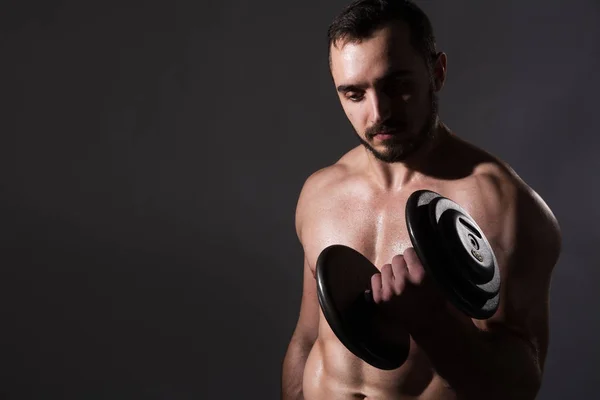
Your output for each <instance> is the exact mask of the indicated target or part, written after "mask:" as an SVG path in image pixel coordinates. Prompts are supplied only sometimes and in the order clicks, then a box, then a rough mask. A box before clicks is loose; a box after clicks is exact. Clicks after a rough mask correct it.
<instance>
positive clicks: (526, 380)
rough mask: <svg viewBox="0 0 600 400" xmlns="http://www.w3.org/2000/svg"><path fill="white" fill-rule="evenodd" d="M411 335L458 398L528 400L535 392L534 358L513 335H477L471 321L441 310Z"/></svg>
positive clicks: (537, 374) (537, 382)
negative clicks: (427, 325)
mask: <svg viewBox="0 0 600 400" xmlns="http://www.w3.org/2000/svg"><path fill="white" fill-rule="evenodd" d="M437 327H439V328H437ZM411 334H412V336H413V339H414V340H415V342H416V343H417V344H418V345H419V346H420V347H421V348H422V349H423V351H425V353H426V354H427V355H428V357H429V359H430V360H431V362H432V364H433V367H434V369H435V370H436V371H437V372H438V373H439V374H440V376H442V378H444V379H445V380H446V381H447V382H448V383H449V384H450V386H452V387H453V388H454V390H455V391H456V393H457V394H458V396H459V398H460V399H461V400H462V399H464V400H467V399H468V400H470V399H482V398H485V399H496V398H498V399H523V400H533V399H534V398H535V396H536V394H537V391H538V389H539V386H540V383H541V371H540V368H539V364H538V362H537V357H536V355H535V353H534V350H533V349H532V346H530V345H529V344H527V342H526V341H525V340H523V339H521V338H519V337H518V336H517V335H515V334H513V333H508V332H497V331H494V332H486V331H482V330H480V329H478V328H477V327H476V326H475V325H474V324H472V323H471V321H468V322H467V323H465V322H464V321H461V320H460V319H458V318H457V317H456V316H454V315H452V314H450V313H449V312H442V313H440V314H439V315H438V316H436V318H435V321H434V322H433V323H432V324H431V325H430V327H429V328H428V329H425V330H423V331H421V332H419V331H418V330H415V331H414V332H411Z"/></svg>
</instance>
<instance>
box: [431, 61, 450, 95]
mask: <svg viewBox="0 0 600 400" xmlns="http://www.w3.org/2000/svg"><path fill="white" fill-rule="evenodd" d="M447 63H448V57H447V56H446V53H444V52H439V53H437V54H436V55H435V58H434V62H433V79H434V87H435V91H436V92H439V91H440V90H442V88H443V87H444V83H445V82H446V71H447V65H448V64H447Z"/></svg>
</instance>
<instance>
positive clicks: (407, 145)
mask: <svg viewBox="0 0 600 400" xmlns="http://www.w3.org/2000/svg"><path fill="white" fill-rule="evenodd" d="M429 97H430V107H429V112H428V114H427V118H426V119H425V123H424V124H423V127H422V128H421V129H420V130H419V132H418V133H417V134H416V135H415V136H413V137H409V138H406V137H402V136H401V135H394V136H393V137H392V138H390V139H387V140H385V141H383V145H384V147H385V150H381V151H380V150H377V149H375V148H374V147H373V146H372V145H371V144H370V143H369V142H368V141H367V140H365V139H363V138H362V137H360V135H359V134H358V133H356V132H355V133H356V136H357V137H358V140H359V141H360V143H361V144H362V145H363V146H365V148H366V149H367V150H369V151H370V152H371V153H372V154H373V155H374V156H375V158H377V159H378V160H380V161H383V162H385V163H397V162H402V161H405V160H406V159H407V158H409V157H410V156H411V155H413V154H414V153H416V152H417V150H419V149H420V148H421V147H422V146H423V145H424V144H426V143H427V142H429V141H430V140H431V139H433V137H434V135H435V128H436V122H437V115H438V104H439V99H438V95H437V93H436V92H435V91H434V90H433V86H432V87H431V89H430V90H429ZM405 127H406V124H399V123H395V122H394V121H387V122H384V123H381V124H376V125H373V126H371V127H370V128H368V129H367V130H366V132H365V137H366V138H368V139H373V138H374V137H375V135H376V134H378V133H386V132H389V133H399V132H402V131H403V130H404V129H403V128H405Z"/></svg>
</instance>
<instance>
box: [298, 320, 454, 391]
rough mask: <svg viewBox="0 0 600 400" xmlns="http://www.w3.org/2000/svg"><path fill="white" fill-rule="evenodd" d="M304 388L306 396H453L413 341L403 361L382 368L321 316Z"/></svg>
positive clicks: (307, 365)
mask: <svg viewBox="0 0 600 400" xmlns="http://www.w3.org/2000/svg"><path fill="white" fill-rule="evenodd" d="M323 325H325V326H326V328H325V329H323ZM303 388H304V399H305V400H326V399H327V400H350V399H386V400H395V399H415V398H421V399H428V398H431V399H433V398H435V399H446V398H447V399H453V398H454V395H453V393H452V392H451V391H450V389H449V388H447V387H446V386H445V385H444V384H443V381H442V380H441V379H440V378H439V377H438V376H437V375H436V374H435V373H434V371H433V370H432V368H431V365H430V363H429V360H428V359H427V357H426V355H425V354H424V353H423V352H422V351H420V350H419V349H418V348H417V347H416V345H415V343H414V342H411V351H410V355H409V357H408V359H407V360H406V362H405V363H404V365H402V366H401V367H400V368H398V369H396V370H392V371H383V370H379V369H376V368H374V367H372V366H370V365H369V364H366V363H365V362H364V361H362V360H361V359H359V358H357V357H355V356H354V355H353V354H352V353H350V351H348V349H346V347H344V345H342V344H341V343H340V342H339V340H338V339H337V338H336V337H335V335H334V334H333V332H331V330H330V329H329V327H328V326H327V325H326V322H324V321H323V320H321V329H320V332H319V338H318V339H317V341H316V342H315V344H314V346H313V348H312V350H311V352H310V354H309V356H308V359H307V361H306V366H305V369H304V380H303ZM432 395H433V396H434V397H432Z"/></svg>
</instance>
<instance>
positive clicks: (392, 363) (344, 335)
mask: <svg viewBox="0 0 600 400" xmlns="http://www.w3.org/2000/svg"><path fill="white" fill-rule="evenodd" d="M378 272H379V270H378V269H377V268H376V267H375V266H374V265H373V264H372V263H371V262H370V261H369V260H368V259H367V258H366V257H365V256H363V255H362V254H361V253H359V252H357V251H356V250H354V249H352V248H350V247H347V246H343V245H332V246H329V247H327V248H325V249H324V250H323V251H322V252H321V254H320V255H319V258H318V260H317V265H316V280H317V297H318V299H319V304H320V306H321V309H322V311H323V315H324V316H325V319H326V320H327V322H328V324H329V326H330V327H331V330H332V331H333V332H334V334H335V335H336V336H337V337H338V339H339V340H340V342H342V344H343V345H344V346H346V348H347V349H348V350H349V351H350V352H352V353H353V354H354V355H355V356H357V357H358V358H360V359H362V360H364V361H365V362H367V363H369V364H370V365H372V366H374V367H376V368H379V369H383V370H392V369H396V368H398V367H400V366H401V365H402V364H403V363H404V361H405V360H406V357H407V356H408V349H409V337H408V335H402V337H400V338H397V340H395V341H394V343H393V344H392V343H386V342H385V341H384V340H381V338H380V337H378V336H377V334H376V333H375V332H376V331H378V330H377V329H375V328H376V327H374V324H376V323H378V322H377V321H376V318H375V315H376V310H375V309H376V307H377V306H376V305H375V304H372V303H370V302H368V301H366V300H365V291H366V290H367V289H369V288H370V287H371V277H372V276H373V275H374V274H376V273H378Z"/></svg>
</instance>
